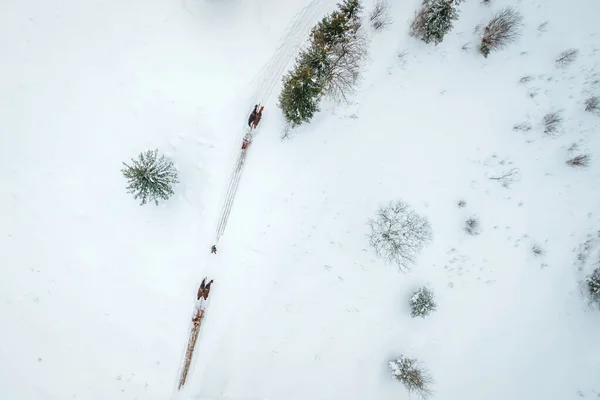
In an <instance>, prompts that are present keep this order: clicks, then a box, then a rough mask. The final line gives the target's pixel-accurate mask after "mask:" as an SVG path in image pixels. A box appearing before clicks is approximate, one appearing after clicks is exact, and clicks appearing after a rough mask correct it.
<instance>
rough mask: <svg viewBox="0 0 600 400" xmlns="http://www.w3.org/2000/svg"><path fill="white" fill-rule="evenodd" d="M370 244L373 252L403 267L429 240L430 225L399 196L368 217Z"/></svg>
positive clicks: (405, 266)
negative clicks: (373, 216) (371, 216)
mask: <svg viewBox="0 0 600 400" xmlns="http://www.w3.org/2000/svg"><path fill="white" fill-rule="evenodd" d="M369 226H370V228H371V231H370V233H369V235H368V237H369V244H370V245H371V247H373V249H374V250H375V253H376V254H377V255H378V256H380V257H382V258H384V259H385V260H387V261H388V262H391V263H394V264H396V265H398V267H399V268H400V270H403V271H406V270H408V268H409V265H410V264H413V263H414V262H415V259H416V257H417V256H418V254H419V253H420V251H421V250H422V249H423V247H424V246H425V244H427V243H428V242H430V241H431V239H432V231H431V225H429V221H428V220H427V218H425V217H423V216H421V215H419V214H417V213H416V212H415V211H414V210H413V209H412V208H411V207H410V206H409V205H408V204H407V203H405V202H404V201H402V200H398V201H392V202H390V203H389V204H387V205H386V206H383V207H380V208H379V210H377V214H376V216H375V218H373V219H371V220H370V221H369Z"/></svg>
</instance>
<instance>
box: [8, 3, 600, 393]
mask: <svg viewBox="0 0 600 400" xmlns="http://www.w3.org/2000/svg"><path fill="white" fill-rule="evenodd" d="M253 3H254V2H252V1H250V0H227V1H217V0H210V1H209V0H206V1H196V2H194V1H191V0H185V1H173V2H164V1H158V0H151V1H148V0H146V1H138V0H136V1H130V2H119V1H115V0H105V1H103V2H95V3H92V2H85V1H77V0H59V1H54V2H51V3H48V2H41V1H33V0H29V1H26V0H21V1H19V2H14V4H10V5H8V4H4V5H2V7H1V11H2V13H1V14H0V15H2V16H1V17H0V50H1V52H2V54H3V63H2V64H1V67H0V68H1V74H0V84H1V87H2V90H1V91H0V93H1V94H0V106H1V107H0V126H1V127H2V133H1V134H0V163H1V164H0V182H1V186H0V187H1V189H0V207H1V208H0V212H1V214H0V216H1V220H0V222H1V223H0V226H1V227H2V232H1V236H0V237H1V239H0V254H2V265H1V268H0V274H1V275H0V300H1V301H0V319H1V321H2V325H1V329H0V393H2V394H3V397H6V398H10V399H17V400H19V399H65V398H77V399H109V398H110V399H135V398H138V399H165V398H170V397H179V398H196V399H229V400H233V399H235V400H250V399H252V400H255V399H269V400H283V399H286V400H292V399H339V398H346V399H357V400H358V399H361V400H362V399H371V398H376V399H398V398H400V399H404V398H406V399H407V398H409V396H408V395H407V394H406V392H405V390H404V388H403V387H402V386H401V385H400V384H399V383H398V382H395V381H393V380H392V379H391V377H390V375H389V371H388V367H387V361H388V360H389V359H391V358H392V357H395V356H398V355H400V354H405V355H408V356H415V357H418V358H419V359H420V360H421V361H422V362H423V363H424V364H425V365H426V366H427V367H428V369H429V370H430V371H431V373H432V375H433V377H434V379H435V384H434V390H435V394H434V396H435V397H434V398H438V399H461V400H464V399H481V398H485V399H503V400H504V399H508V398H510V399H528V400H529V399H537V398H540V399H541V398H546V399H579V398H581V397H582V396H584V397H585V398H593V397H594V396H598V393H600V384H599V383H598V382H599V380H598V377H599V376H600V363H599V362H598V359H599V357H600V345H598V332H599V329H600V313H599V312H598V311H590V310H588V309H587V308H586V306H585V303H584V300H583V299H582V298H581V296H580V294H579V292H578V291H579V288H578V281H579V280H581V279H582V278H583V277H584V276H585V275H586V274H587V273H589V272H590V271H591V269H592V268H593V267H594V263H597V260H598V251H600V240H598V239H597V236H596V232H597V231H598V229H600V218H599V214H598V212H599V210H598V204H600V192H598V190H597V186H598V180H599V178H600V162H598V161H597V160H599V159H600V151H599V149H600V139H599V135H598V126H599V124H600V117H597V116H593V115H590V114H589V113H584V112H583V106H582V104H583V100H584V99H585V97H587V96H588V95H589V94H594V93H595V94H597V95H599V94H600V85H599V84H598V83H597V82H596V83H594V82H595V81H596V80H597V79H598V76H597V75H596V74H597V71H598V63H599V62H600V53H599V52H598V50H597V48H596V47H597V46H599V39H598V37H599V36H598V35H599V34H600V28H599V27H598V25H597V21H596V19H597V15H600V4H598V3H597V2H596V1H594V0H580V1H578V2H577V4H573V2H564V1H559V0H548V1H545V2H532V1H525V0H523V1H521V2H515V1H508V0H507V1H501V0H497V1H494V0H492V5H491V7H486V6H484V5H481V4H479V3H478V2H477V1H471V2H468V3H466V4H463V5H462V6H461V9H462V14H461V18H460V20H459V21H458V22H457V23H456V26H455V29H454V30H453V32H452V33H451V34H450V35H449V36H448V37H447V38H446V40H445V41H444V42H443V43H442V44H441V45H439V46H438V47H434V46H430V45H425V44H424V43H421V42H418V41H416V40H414V39H412V38H409V37H408V36H407V35H406V31H407V26H408V20H409V19H410V17H411V15H412V13H413V12H414V10H415V9H416V8H417V6H418V3H419V1H410V2H396V1H394V2H391V3H393V4H392V6H393V10H392V11H393V18H394V21H395V22H394V24H393V25H392V26H391V27H390V29H388V30H387V31H385V32H381V33H376V34H373V36H372V43H371V53H370V60H369V62H368V65H366V67H365V69H366V71H365V76H364V81H363V83H362V85H361V89H360V91H359V93H357V95H356V96H355V97H354V99H353V102H354V104H353V105H351V106H344V107H337V108H335V109H334V108H332V107H331V106H329V105H324V106H323V110H322V112H321V113H319V114H318V115H317V117H316V118H315V119H314V121H313V122H311V123H310V124H308V125H306V126H304V127H302V128H300V129H298V130H297V132H294V133H293V136H292V138H291V139H289V140H284V141H282V140H280V132H281V130H282V126H283V124H282V120H281V116H280V113H279V112H278V111H277V109H276V106H275V104H276V97H277V94H278V91H279V79H280V76H279V75H280V74H281V73H282V72H283V70H284V69H285V67H286V66H289V61H291V59H290V57H293V55H294V54H295V51H296V46H297V45H298V43H299V41H301V40H302V39H303V37H304V35H300V34H295V33H294V32H298V31H300V32H302V31H305V30H306V29H308V28H310V25H311V24H312V23H313V22H314V20H315V19H317V18H319V17H320V16H321V15H323V14H324V13H325V12H327V11H328V10H330V9H331V7H333V6H334V4H335V1H328V0H327V1H325V0H322V1H317V0H315V1H314V2H311V1H309V0H294V1H285V2H282V1H277V0H265V1H261V2H260V4H259V5H255V4H253ZM509 4H513V5H516V7H517V8H518V9H519V10H520V11H521V12H522V13H523V14H524V16H525V29H524V32H523V36H522V37H521V38H520V39H519V41H518V42H517V43H516V44H513V45H511V46H509V47H508V48H507V49H505V50H503V51H501V52H498V53H493V54H491V55H490V57H489V58H488V59H484V58H483V57H482V56H480V55H479V54H477V53H476V52H474V51H473V50H470V51H464V50H462V49H461V46H463V44H465V43H466V42H471V43H472V45H471V48H474V47H475V41H476V38H475V36H474V35H473V34H472V31H473V28H474V26H475V25H477V24H478V23H482V22H485V21H487V20H488V19H489V18H490V16H491V15H492V14H493V12H494V11H495V10H497V9H499V8H501V7H502V6H504V5H509ZM369 6H370V4H367V8H368V7H369ZM295 16H296V17H295ZM544 21H548V25H547V28H546V32H540V31H538V29H537V27H538V25H539V24H541V23H543V22H544ZM290 26H291V27H292V30H291V31H290V30H287V31H286V28H288V27H290ZM282 41H283V42H284V43H286V44H285V45H284V46H280V43H281V42H282ZM572 47H574V48H578V49H579V50H580V54H579V57H578V59H577V60H576V62H575V63H573V64H572V65H571V66H569V67H567V68H565V69H564V70H563V69H557V68H556V67H555V66H554V63H553V60H554V58H555V57H556V56H557V55H558V54H559V53H560V52H561V51H563V50H565V49H567V48H572ZM400 53H404V55H403V56H402V57H398V55H399V54H400ZM525 75H531V76H532V77H533V80H532V81H530V82H529V83H527V84H526V85H523V84H520V83H519V79H521V77H523V76H525ZM272 85H273V86H274V87H273V89H272V90H271V86H272ZM529 93H533V94H535V96H534V97H531V96H529ZM259 95H260V96H262V97H264V98H261V99H257V98H256V97H257V96H259ZM255 100H264V101H265V102H266V112H265V116H264V118H263V121H262V122H261V124H262V126H261V130H260V134H259V136H257V138H256V139H255V141H254V142H253V144H252V147H251V148H250V150H249V153H248V157H247V160H246V164H245V167H244V171H243V176H242V180H241V184H240V187H239V190H238V194H237V198H236V201H235V203H234V208H233V210H232V213H231V216H230V218H229V223H228V226H227V228H226V230H225V235H224V236H223V237H222V238H221V240H220V242H219V254H218V255H217V256H212V257H208V254H207V253H208V249H209V247H210V245H211V244H212V240H213V235H214V228H215V223H216V221H217V220H218V218H219V212H220V204H221V203H220V202H221V201H222V200H223V199H222V194H223V191H224V189H225V186H226V184H227V179H228V177H229V176H228V174H229V172H230V170H231V168H232V167H233V164H234V162H235V157H236V156H237V151H238V149H239V145H240V141H239V138H240V137H241V135H242V134H243V130H242V128H243V123H244V120H245V118H246V115H247V112H248V111H249V108H250V107H251V105H252V103H253V102H254V101H255ZM552 110H563V116H564V124H563V125H562V131H561V132H560V134H559V135H557V136H556V137H553V138H548V137H545V136H544V134H543V132H542V130H541V128H540V121H541V119H542V117H543V115H544V114H546V113H547V112H549V111H552ZM526 120H529V121H531V123H532V125H533V129H532V130H531V131H529V132H525V133H523V132H516V131H513V130H512V127H513V125H514V124H516V123H520V122H523V121H526ZM575 142H576V143H579V147H580V148H581V151H582V152H587V153H590V154H591V155H592V164H591V166H590V167H589V168H587V169H582V170H574V169H572V168H570V167H568V166H566V165H565V160H566V159H567V158H569V156H570V155H571V153H570V152H569V151H568V150H567V149H568V148H569V147H571V145H572V144H573V143H575ZM155 147H158V148H159V149H160V150H162V151H163V152H165V153H167V154H168V155H169V156H171V157H172V158H173V160H174V161H175V163H176V164H177V166H178V168H179V170H180V180H181V182H182V183H181V184H180V185H179V186H178V187H177V189H176V193H177V195H176V196H175V197H174V198H173V199H171V200H169V201H168V202H166V203H165V204H164V205H161V206H160V207H155V206H153V205H148V206H145V207H139V206H138V205H137V203H136V202H135V201H133V200H132V199H131V197H130V196H129V195H128V194H126V193H125V190H124V180H123V178H122V176H121V174H120V171H119V170H120V168H121V162H122V161H126V160H128V159H129V158H131V157H134V156H135V155H137V153H138V152H139V151H141V150H143V149H145V148H155ZM575 154H577V153H575ZM511 168H518V170H519V174H520V179H519V180H518V181H516V182H514V184H513V185H512V186H511V187H510V188H504V187H502V186H501V185H499V183H498V182H496V181H493V180H490V179H488V178H489V177H490V176H495V175H496V174H498V173H501V172H503V171H505V170H509V169H511ZM397 198H402V199H404V200H406V201H408V202H409V203H410V204H411V205H412V206H413V207H414V208H415V209H416V210H418V211H419V212H421V213H423V214H425V215H426V216H427V217H428V218H429V219H430V221H431V224H432V226H433V230H434V241H433V243H432V244H431V245H429V246H428V247H427V248H426V249H425V251H424V252H423V253H422V255H421V256H420V257H419V259H418V262H417V264H416V265H415V266H414V267H413V269H412V271H411V272H409V273H407V274H401V273H399V272H398V271H397V270H396V269H395V268H394V267H393V266H390V265H386V264H384V263H383V262H382V261H380V260H379V259H377V258H375V257H374V256H373V254H372V252H371V250H370V249H369V248H368V246H367V241H366V238H365V234H366V232H367V227H366V222H367V220H368V219H369V218H370V217H371V216H372V215H373V213H374V211H375V210H376V208H377V207H378V205H380V204H382V203H385V202H387V201H389V200H393V199H397ZM460 199H464V200H465V201H466V203H467V205H466V207H465V208H463V209H461V208H458V207H457V205H456V204H457V202H458V201H459V200H460ZM471 215H476V216H478V217H479V219H480V221H481V226H482V231H481V234H480V235H478V236H474V237H472V236H468V235H466V234H465V233H464V232H463V230H462V227H463V224H464V220H465V219H466V218H467V217H469V216H471ZM589 235H592V236H591V239H590V236H589ZM586 241H588V248H589V250H588V251H585V252H584V254H588V255H589V256H588V259H587V261H586V262H584V263H580V262H579V261H578V260H577V258H578V254H580V245H582V244H583V243H584V242H586ZM533 244H538V245H540V246H541V247H542V248H543V249H544V250H545V255H543V256H542V257H536V256H534V255H533V253H532V251H531V246H532V245H533ZM596 265H597V264H596ZM205 274H210V275H211V276H213V277H214V278H215V286H214V290H213V292H212V294H211V297H212V299H211V305H210V308H209V310H208V314H207V317H206V320H205V323H204V327H203V330H202V333H201V337H200V341H199V344H198V351H197V352H196V354H195V359H196V362H195V365H194V368H193V370H192V376H191V378H190V381H189V384H188V386H187V388H186V390H185V391H184V392H183V393H179V394H176V393H174V388H175V386H176V381H177V378H178V377H177V374H178V372H179V371H178V368H179V365H180V362H181V358H182V355H183V351H184V348H185V345H186V339H187V329H188V327H189V318H190V317H191V314H192V304H193V298H194V295H195V290H196V288H197V285H198V283H199V282H200V280H201V278H202V277H203V276H204V275H205ZM425 284H427V285H429V286H430V287H432V288H433V289H434V291H435V294H436V298H437V301H438V310H437V312H435V313H433V314H432V315H431V316H429V317H428V318H426V319H424V320H423V319H412V318H410V315H409V309H408V304H407V302H408V298H409V297H410V294H411V293H412V291H413V290H415V289H417V288H418V287H419V286H422V285H425Z"/></svg>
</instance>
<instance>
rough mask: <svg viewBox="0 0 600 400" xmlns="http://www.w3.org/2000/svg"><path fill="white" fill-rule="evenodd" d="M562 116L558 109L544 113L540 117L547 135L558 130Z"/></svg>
mask: <svg viewBox="0 0 600 400" xmlns="http://www.w3.org/2000/svg"><path fill="white" fill-rule="evenodd" d="M562 120H563V119H562V116H561V115H560V112H559V111H553V112H550V113H548V114H546V115H544V118H543V119H542V124H543V125H544V133H545V134H547V135H552V134H554V133H556V131H558V128H559V127H560V124H561V123H562Z"/></svg>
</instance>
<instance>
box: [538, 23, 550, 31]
mask: <svg viewBox="0 0 600 400" xmlns="http://www.w3.org/2000/svg"><path fill="white" fill-rule="evenodd" d="M547 28H548V21H544V22H542V23H541V24H539V25H538V31H540V32H546V29H547Z"/></svg>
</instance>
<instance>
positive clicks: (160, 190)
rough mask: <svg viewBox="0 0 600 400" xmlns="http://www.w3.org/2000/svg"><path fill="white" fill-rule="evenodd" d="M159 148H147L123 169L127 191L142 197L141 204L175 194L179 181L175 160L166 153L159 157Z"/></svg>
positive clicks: (135, 196) (136, 197) (139, 197)
mask: <svg viewBox="0 0 600 400" xmlns="http://www.w3.org/2000/svg"><path fill="white" fill-rule="evenodd" d="M157 158H158V149H156V150H147V151H145V152H142V153H140V154H139V156H138V159H137V160H134V159H131V162H132V163H133V165H128V164H126V163H123V165H125V168H123V169H122V170H121V172H122V173H123V176H125V178H126V179H127V183H128V184H127V192H128V193H132V194H133V195H134V196H133V198H134V199H136V200H137V199H140V201H141V202H140V205H142V206H143V205H144V204H146V203H147V202H148V200H150V201H154V203H155V204H156V205H158V200H159V199H162V200H167V199H168V198H169V197H171V196H172V195H173V193H174V192H173V185H174V184H176V183H179V181H178V180H177V171H176V170H175V167H174V165H173V162H172V161H171V160H169V159H167V158H166V157H165V156H164V155H162V156H160V158H158V159H157Z"/></svg>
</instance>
